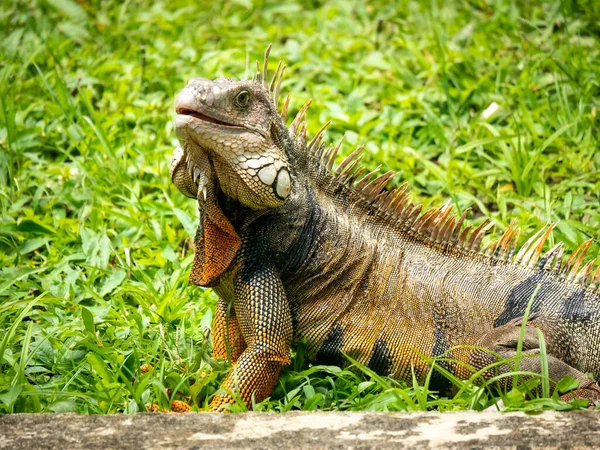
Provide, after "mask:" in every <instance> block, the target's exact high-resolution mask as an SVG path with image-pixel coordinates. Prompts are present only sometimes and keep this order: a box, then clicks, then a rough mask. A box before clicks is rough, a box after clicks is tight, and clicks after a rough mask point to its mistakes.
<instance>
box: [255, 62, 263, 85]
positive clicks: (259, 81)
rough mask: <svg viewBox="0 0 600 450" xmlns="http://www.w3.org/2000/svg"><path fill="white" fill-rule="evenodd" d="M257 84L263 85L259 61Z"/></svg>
mask: <svg viewBox="0 0 600 450" xmlns="http://www.w3.org/2000/svg"><path fill="white" fill-rule="evenodd" d="M256 82H257V83H260V84H263V80H262V71H261V70H260V65H259V64H258V61H256Z"/></svg>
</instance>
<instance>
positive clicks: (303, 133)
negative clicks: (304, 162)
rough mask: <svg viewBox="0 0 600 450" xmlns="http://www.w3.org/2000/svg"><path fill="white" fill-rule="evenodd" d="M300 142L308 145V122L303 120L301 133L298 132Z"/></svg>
mask: <svg viewBox="0 0 600 450" xmlns="http://www.w3.org/2000/svg"><path fill="white" fill-rule="evenodd" d="M298 142H299V143H300V145H301V146H302V147H306V122H302V126H301V127H300V133H298Z"/></svg>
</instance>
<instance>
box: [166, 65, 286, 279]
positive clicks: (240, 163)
mask: <svg viewBox="0 0 600 450" xmlns="http://www.w3.org/2000/svg"><path fill="white" fill-rule="evenodd" d="M267 55H268V53H267ZM277 74H279V75H277ZM262 75H263V73H261V72H259V74H257V76H256V78H255V80H252V81H248V80H244V81H234V80H231V79H226V78H219V79H217V80H208V79H205V78H194V79H192V80H191V81H190V82H189V83H188V85H187V86H186V87H185V88H184V89H183V90H182V91H181V92H180V93H179V95H178V96H177V99H176V100H175V111H176V114H177V115H176V117H175V129H176V133H177V137H178V138H179V142H180V147H178V148H177V149H176V151H175V154H174V156H173V160H172V162H171V168H170V175H171V179H172V181H173V183H174V184H175V185H176V186H177V188H178V189H179V190H180V191H181V192H182V193H183V194H184V195H186V196H188V197H192V198H196V199H197V200H198V206H199V211H200V226H199V228H198V233H197V235H196V252H195V260H194V267H192V273H191V276H190V281H191V282H192V283H194V284H199V285H209V284H211V283H212V282H213V281H215V280H216V279H217V278H218V277H219V276H220V274H221V273H222V272H223V271H224V270H225V269H226V268H227V267H228V266H229V264H230V263H231V261H232V260H233V258H234V257H235V255H236V253H237V251H238V249H239V247H240V238H239V236H238V234H237V232H236V230H235V229H234V227H233V225H232V224H231V222H230V221H229V219H228V217H227V216H226V215H225V214H224V213H223V211H222V209H221V205H220V203H219V202H220V200H221V199H223V198H226V199H229V200H233V202H237V203H238V204H239V205H241V207H242V208H248V209H249V210H267V209H272V208H278V207H281V206H282V205H284V204H285V203H286V200H288V198H289V197H290V196H291V192H292V189H293V177H292V176H291V168H290V164H289V161H290V158H291V157H290V155H289V154H288V153H287V151H288V150H287V149H286V144H287V143H289V141H290V137H289V136H290V135H289V133H288V130H287V129H286V127H285V124H284V120H283V119H282V116H281V115H280V114H279V113H278V112H277V106H276V100H274V99H276V98H277V94H278V91H279V85H280V82H281V75H282V72H279V71H277V72H276V75H275V78H274V81H273V82H272V83H271V84H270V85H268V84H267V83H266V82H265V81H264V79H265V78H266V56H265V69H264V75H265V76H262ZM275 80H277V82H275ZM234 204H235V203H234Z"/></svg>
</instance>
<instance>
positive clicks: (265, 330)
mask: <svg viewBox="0 0 600 450" xmlns="http://www.w3.org/2000/svg"><path fill="white" fill-rule="evenodd" d="M234 308H235V311H236V315H237V318H238V320H239V324H240V328H241V330H242V334H243V337H244V340H245V341H246V343H247V347H246V349H245V350H244V351H243V352H242V354H241V355H240V357H239V359H238V360H237V361H236V362H235V363H234V365H233V368H232V370H231V372H230V373H229V375H228V376H227V377H226V378H225V381H224V382H223V384H222V385H221V389H222V390H224V391H225V393H221V394H217V395H216V396H215V397H214V398H213V400H212V402H211V404H210V410H211V411H215V412H222V411H224V410H226V405H228V404H231V403H233V402H234V396H235V395H239V397H240V398H241V399H242V400H243V401H244V402H245V403H246V405H250V404H251V402H252V399H253V398H254V401H255V402H260V401H262V400H264V399H265V398H266V397H267V396H268V395H269V394H270V393H271V390H272V389H273V386H274V385H275V383H276V382H277V377H278V376H279V371H280V370H281V367H282V366H283V365H285V364H289V362H290V357H289V354H290V345H291V340H292V320H291V315H290V309H289V306H288V302H287V299H286V296H285V292H284V290H283V285H282V283H281V280H280V278H279V275H278V274H277V272H276V271H275V270H274V268H273V267H271V266H270V265H266V266H264V265H261V264H260V263H259V264H253V265H252V267H250V268H248V267H246V268H243V269H242V271H241V273H240V274H239V275H238V276H237V277H235V279H234Z"/></svg>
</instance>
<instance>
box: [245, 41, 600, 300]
mask: <svg viewBox="0 0 600 450" xmlns="http://www.w3.org/2000/svg"><path fill="white" fill-rule="evenodd" d="M270 51H271V45H269V46H268V47H267V50H266V51H265V56H264V60H263V66H262V68H261V67H260V66H259V64H258V62H257V63H256V64H257V71H256V74H255V76H254V77H253V80H255V81H257V82H259V83H262V84H263V86H264V87H265V89H266V90H267V91H268V92H269V93H270V95H271V99H272V101H273V104H274V105H275V107H276V108H279V96H280V91H281V83H282V80H283V74H284V71H285V69H286V67H287V66H286V65H285V64H283V61H279V63H278V64H277V68H276V69H275V72H274V74H273V77H272V79H271V82H270V83H269V82H268V64H269V53H270ZM289 102H290V94H288V95H287V96H286V98H285V101H284V102H283V106H282V108H281V118H282V119H283V121H284V122H285V121H286V118H287V112H288V108H289ZM311 103H312V99H309V100H308V101H307V102H306V103H305V104H304V105H303V106H302V107H301V108H300V110H299V111H298V113H297V114H296V117H295V118H294V120H293V121H292V123H291V124H290V126H289V128H288V130H289V133H290V136H293V137H295V138H296V140H297V143H298V144H299V145H301V146H305V147H306V150H307V152H308V153H309V154H310V155H311V162H312V163H313V164H314V165H315V169H316V170H317V172H318V175H319V179H320V180H321V181H322V182H324V183H328V184H330V185H341V186H343V187H344V188H346V189H348V191H349V192H348V193H350V194H351V195H353V196H354V197H355V201H356V202H361V203H364V204H365V205H367V206H368V207H370V208H372V209H373V210H374V212H375V213H377V214H379V215H380V216H381V217H382V218H385V219H386V220H388V222H390V223H391V224H392V225H394V226H395V227H399V228H401V229H402V230H404V231H406V232H408V233H410V234H412V235H414V236H417V237H421V238H423V239H426V240H428V241H430V242H434V243H437V244H439V245H443V246H446V247H451V248H453V249H457V250H464V251H468V252H473V253H477V254H479V255H481V256H484V257H489V258H494V259H496V260H499V261H503V262H513V263H515V264H520V265H523V266H527V267H529V268H535V267H536V266H537V268H538V269H539V270H543V271H546V272H552V273H554V274H557V275H560V276H562V277H563V278H565V279H566V281H569V282H574V283H575V284H580V285H582V286H586V287H588V288H589V289H590V290H591V291H598V292H600V286H599V285H600V265H599V266H598V268H596V270H595V271H594V268H595V266H596V263H597V260H596V259H594V260H591V261H588V262H587V263H586V264H585V265H584V266H583V267H582V268H581V265H582V263H583V261H584V258H585V256H586V254H587V252H588V250H589V248H590V247H591V244H592V242H593V239H589V240H587V241H585V242H583V243H582V244H581V245H579V247H577V249H576V250H575V251H574V252H573V254H572V255H571V256H570V257H569V258H568V259H567V260H566V262H565V263H564V264H563V259H564V248H563V247H564V244H563V243H562V242H559V243H558V244H556V245H555V246H554V247H552V248H551V249H550V250H548V251H547V252H546V253H545V254H544V255H543V256H541V253H542V249H543V247H544V244H545V243H546V241H547V240H548V237H549V236H550V234H551V233H552V230H553V229H554V228H555V227H556V225H557V223H553V224H546V225H544V226H543V227H542V228H540V229H539V230H538V231H537V232H536V233H534V234H533V235H532V236H531V237H530V238H529V239H528V240H527V241H526V242H525V243H524V244H523V245H522V246H521V247H520V248H519V249H518V251H517V245H518V241H519V237H520V232H521V231H520V228H519V227H518V226H517V225H516V224H515V222H514V220H513V221H511V223H510V224H509V226H508V228H507V229H506V231H505V232H504V233H503V234H502V235H501V236H500V238H499V239H496V240H494V241H492V242H490V243H489V244H488V245H487V247H486V248H485V249H482V248H481V243H482V241H483V239H484V237H485V236H486V235H487V233H488V232H489V231H490V230H491V229H492V228H493V227H494V225H495V223H494V222H490V221H489V219H488V218H486V219H484V220H483V221H482V222H481V224H480V225H479V226H478V227H477V228H475V229H473V227H472V226H471V225H467V226H465V227H464V228H463V224H464V222H465V219H466V216H467V213H468V212H469V210H470V209H471V208H466V209H465V210H464V211H463V213H462V214H461V216H460V217H458V218H457V216H455V215H452V214H451V213H452V211H453V209H454V205H452V204H451V200H448V201H447V202H446V203H445V204H444V205H443V206H441V207H438V208H431V209H428V210H426V211H424V212H423V213H422V214H421V212H422V208H423V206H422V205H421V204H416V205H415V204H413V203H412V202H410V201H409V191H410V186H409V184H408V183H403V184H402V185H400V186H399V187H398V188H395V189H392V190H385V186H386V185H387V184H388V182H389V181H390V180H392V179H393V178H394V177H395V176H396V172H395V171H393V170H390V171H388V172H386V173H384V174H381V175H378V176H376V177H375V178H373V177H374V176H375V174H377V173H378V172H379V169H380V166H378V167H377V168H376V169H375V170H373V171H371V172H369V173H367V174H366V175H363V173H364V171H365V168H364V167H360V166H359V164H360V162H361V159H362V156H363V154H362V153H363V151H364V149H365V146H364V145H361V146H359V147H357V148H356V150H354V151H353V152H352V153H350V154H349V155H348V156H346V157H345V158H344V159H343V160H342V162H341V163H340V164H339V165H338V166H337V167H336V168H335V170H334V169H333V167H334V163H335V160H336V158H337V155H338V153H339V150H340V147H341V145H342V143H343V141H344V137H345V136H342V138H341V139H340V140H339V142H338V143H337V144H336V145H331V146H329V147H327V145H326V144H325V142H324V135H325V132H326V130H327V128H328V126H329V125H330V123H331V121H328V122H326V123H325V124H324V125H323V126H322V127H321V128H320V129H319V130H318V131H317V133H316V134H315V136H314V137H313V138H312V139H311V141H310V142H309V143H308V144H307V143H306V121H305V117H306V112H307V110H308V108H309V106H310V105H311ZM361 175H362V178H361ZM471 230H472V231H471ZM515 253H516V256H515ZM540 256H541V259H540ZM580 268H581V270H580Z"/></svg>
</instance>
